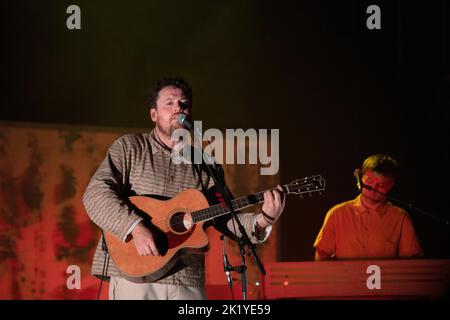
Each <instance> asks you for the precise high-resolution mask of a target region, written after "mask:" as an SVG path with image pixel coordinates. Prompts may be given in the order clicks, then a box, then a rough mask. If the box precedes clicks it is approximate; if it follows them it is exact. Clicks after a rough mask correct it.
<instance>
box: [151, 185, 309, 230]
mask: <svg viewBox="0 0 450 320" xmlns="http://www.w3.org/2000/svg"><path fill="white" fill-rule="evenodd" d="M295 186H296V187H297V188H298V187H299V185H295ZM284 187H287V185H285V186H284ZM303 187H305V186H303ZM276 189H277V188H272V189H268V190H276ZM287 190H289V188H287ZM311 191H314V190H311ZM264 192H265V191H261V192H258V193H255V194H254V196H255V197H256V198H257V199H258V200H259V201H261V198H262V197H263V194H264ZM232 203H233V206H234V205H237V206H246V205H252V204H253V203H251V202H249V196H245V197H241V198H237V199H233V200H232ZM202 211H204V212H203V213H201V212H202ZM227 213H229V210H228V207H226V208H224V207H222V204H216V205H213V206H211V207H208V208H204V209H200V210H197V211H194V212H191V213H190V214H191V218H192V220H193V219H194V217H193V216H192V214H195V215H196V218H200V219H201V220H199V221H197V222H200V221H202V220H205V218H214V217H217V216H221V215H225V214H227ZM186 214H187V213H186V212H185V213H184V214H182V215H180V217H175V218H173V219H172V216H169V217H167V218H165V219H161V220H156V221H154V222H152V224H153V225H155V226H158V227H164V226H166V222H168V221H172V225H178V224H181V223H182V222H183V221H184V220H185V216H186ZM197 222H194V221H192V223H197Z"/></svg>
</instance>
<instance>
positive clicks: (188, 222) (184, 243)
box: [104, 175, 325, 281]
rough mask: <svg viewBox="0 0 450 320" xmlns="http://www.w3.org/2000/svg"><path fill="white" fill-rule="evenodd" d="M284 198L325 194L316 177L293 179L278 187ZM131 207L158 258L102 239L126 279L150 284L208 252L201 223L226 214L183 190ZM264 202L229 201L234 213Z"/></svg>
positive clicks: (259, 196)
mask: <svg viewBox="0 0 450 320" xmlns="http://www.w3.org/2000/svg"><path fill="white" fill-rule="evenodd" d="M282 188H283V191H284V193H286V194H299V195H301V196H303V195H308V194H309V195H310V196H312V194H313V193H320V192H321V191H323V190H325V180H324V179H323V178H322V177H321V176H320V175H315V176H311V177H305V178H303V179H297V180H294V181H292V182H291V183H289V184H285V185H283V186H282ZM129 200H130V202H131V204H132V205H133V206H134V207H135V208H136V209H137V210H138V212H140V213H141V215H142V216H143V217H144V224H146V225H147V226H148V227H149V228H150V230H151V231H152V232H153V236H154V240H155V243H156V246H157V247H158V250H159V253H160V256H140V255H139V254H138V252H137V250H136V247H135V245H134V242H133V241H131V239H128V240H127V241H126V242H124V241H122V239H119V238H117V237H115V236H113V235H112V234H110V233H108V232H106V231H105V232H104V237H105V241H106V245H107V249H108V251H109V254H110V255H111V258H112V260H113V261H114V263H115V264H116V266H117V267H118V268H119V270H120V271H121V272H122V273H123V274H124V275H126V276H130V277H144V276H145V277H146V279H148V280H149V281H154V280H157V279H159V278H160V277H162V276H163V275H165V274H166V273H167V272H168V271H169V270H170V269H171V268H172V267H173V266H174V265H175V263H176V262H177V261H178V259H179V257H180V256H181V255H183V254H185V253H201V252H205V251H207V250H208V237H207V235H206V233H205V230H204V225H203V224H204V223H205V222H206V221H208V220H212V219H215V218H217V217H221V216H224V215H227V214H229V213H230V211H229V209H228V207H227V206H226V205H225V203H223V202H222V203H218V204H215V205H211V206H210V204H209V202H208V200H207V198H206V196H205V195H204V194H203V193H202V192H201V191H199V190H196V189H187V190H185V191H183V192H181V193H179V194H178V195H176V196H175V197H173V198H170V199H168V200H160V199H155V198H152V197H148V196H132V197H129ZM263 201H264V191H261V192H258V193H255V194H251V195H248V196H244V197H240V198H236V199H233V200H232V205H233V209H234V210H236V211H237V210H241V209H244V208H247V207H250V206H253V205H255V204H258V203H262V202H263Z"/></svg>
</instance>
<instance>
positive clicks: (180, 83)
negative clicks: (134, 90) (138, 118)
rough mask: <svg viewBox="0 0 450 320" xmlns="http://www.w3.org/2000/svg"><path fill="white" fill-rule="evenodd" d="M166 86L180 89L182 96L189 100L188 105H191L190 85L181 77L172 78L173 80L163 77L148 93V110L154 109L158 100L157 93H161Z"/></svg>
mask: <svg viewBox="0 0 450 320" xmlns="http://www.w3.org/2000/svg"><path fill="white" fill-rule="evenodd" d="M168 86H172V87H176V88H178V89H181V91H183V94H184V96H185V97H186V98H187V99H188V100H189V104H190V105H192V89H191V87H190V85H189V84H188V83H187V81H186V80H184V79H183V78H181V77H173V78H171V77H164V78H161V79H159V80H158V81H157V82H156V85H155V86H154V87H153V89H152V90H151V91H150V96H149V99H148V103H149V105H150V108H156V101H157V100H158V97H159V92H160V91H161V89H162V88H164V87H168Z"/></svg>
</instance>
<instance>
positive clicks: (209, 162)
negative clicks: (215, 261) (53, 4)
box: [178, 113, 266, 300]
mask: <svg viewBox="0 0 450 320" xmlns="http://www.w3.org/2000/svg"><path fill="white" fill-rule="evenodd" d="M178 122H179V123H180V124H182V125H183V126H184V127H186V128H187V129H189V130H193V131H194V135H196V134H200V135H201V133H200V132H199V130H196V127H195V126H194V125H193V124H192V122H191V121H190V119H189V117H188V116H187V115H186V114H184V113H181V114H180V115H179V117H178ZM197 129H198V128H197ZM199 149H200V152H201V155H202V162H204V163H205V165H206V169H207V170H208V174H209V176H210V177H211V178H212V179H213V181H214V185H215V186H216V189H217V191H218V192H219V193H220V194H221V196H222V198H223V199H224V203H225V204H226V206H227V207H228V209H229V210H230V214H231V217H232V219H234V221H235V222H236V224H237V225H238V229H239V231H240V233H241V237H240V238H239V240H238V245H239V252H240V255H241V257H242V265H241V266H240V267H236V271H238V272H239V273H241V275H242V276H241V277H242V296H243V299H244V300H247V298H248V294H247V291H248V289H247V266H246V264H245V249H246V248H245V246H247V248H248V249H249V250H250V252H251V253H252V255H253V257H254V259H255V262H256V265H257V266H258V269H259V271H260V272H261V274H262V275H263V276H265V275H266V270H265V269H264V266H263V264H262V262H261V260H260V259H259V257H258V255H257V254H256V250H255V246H254V245H253V244H252V242H251V241H250V238H249V237H248V235H247V232H246V231H245V228H244V226H243V225H242V223H241V221H240V220H239V218H238V216H237V214H236V212H235V211H234V209H233V204H232V202H231V196H230V194H229V193H228V189H227V188H226V185H225V180H224V179H223V177H222V176H221V175H220V174H219V172H218V167H217V166H216V163H215V161H214V159H212V158H211V157H210V156H209V155H208V154H207V153H206V152H204V151H203V148H202V147H201V146H200V148H199ZM205 160H206V161H205ZM236 236H237V235H236Z"/></svg>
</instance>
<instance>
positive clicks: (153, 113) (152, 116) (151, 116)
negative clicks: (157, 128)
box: [149, 108, 156, 122]
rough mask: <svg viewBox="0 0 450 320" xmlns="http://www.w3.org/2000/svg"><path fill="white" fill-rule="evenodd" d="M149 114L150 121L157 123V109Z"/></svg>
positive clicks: (151, 110)
mask: <svg viewBox="0 0 450 320" xmlns="http://www.w3.org/2000/svg"><path fill="white" fill-rule="evenodd" d="M149 114H150V119H152V121H153V122H156V108H150V109H149Z"/></svg>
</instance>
